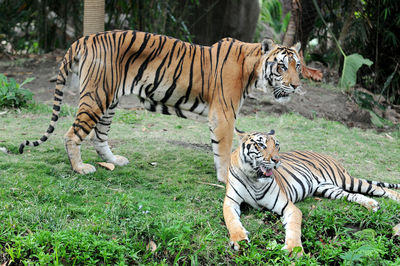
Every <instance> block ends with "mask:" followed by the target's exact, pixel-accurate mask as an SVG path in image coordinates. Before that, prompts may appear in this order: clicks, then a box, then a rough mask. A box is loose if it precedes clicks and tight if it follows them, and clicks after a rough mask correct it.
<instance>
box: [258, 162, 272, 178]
mask: <svg viewBox="0 0 400 266" xmlns="http://www.w3.org/2000/svg"><path fill="white" fill-rule="evenodd" d="M260 172H261V173H262V175H263V176H266V177H271V176H272V168H269V167H267V166H266V165H264V164H262V165H260Z"/></svg>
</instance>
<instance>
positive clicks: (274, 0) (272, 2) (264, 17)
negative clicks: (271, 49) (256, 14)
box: [260, 0, 290, 42]
mask: <svg viewBox="0 0 400 266" xmlns="http://www.w3.org/2000/svg"><path fill="white" fill-rule="evenodd" d="M260 5H261V11H260V21H261V22H264V23H266V24H268V25H269V26H270V27H271V28H272V29H273V30H274V33H275V35H276V36H275V38H278V35H280V34H282V33H284V32H285V31H286V29H287V26H288V24H289V20H290V12H288V13H287V14H286V15H285V16H283V14H282V4H281V2H280V1H279V0H263V1H261V3H260ZM276 41H279V42H280V40H276Z"/></svg>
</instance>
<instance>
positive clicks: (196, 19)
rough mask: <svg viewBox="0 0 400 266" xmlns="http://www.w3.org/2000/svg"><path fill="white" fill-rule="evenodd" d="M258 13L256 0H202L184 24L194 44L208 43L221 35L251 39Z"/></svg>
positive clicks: (245, 39) (211, 42)
mask: <svg viewBox="0 0 400 266" xmlns="http://www.w3.org/2000/svg"><path fill="white" fill-rule="evenodd" d="M259 14H260V4H259V1H258V0H246V1H243V0H219V1H216V0H202V1H200V4H199V6H198V8H196V10H195V13H194V14H193V16H191V17H189V18H188V24H187V25H189V31H190V32H191V33H192V34H193V35H194V36H195V37H194V39H193V42H195V43H197V44H202V45H211V44H214V43H215V42H217V41H219V40H220V39H222V38H224V37H232V38H235V39H238V40H241V41H244V42H252V41H253V38H254V33H255V30H256V26H257V22H258V17H259Z"/></svg>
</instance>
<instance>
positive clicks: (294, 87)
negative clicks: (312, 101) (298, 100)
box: [290, 84, 299, 89]
mask: <svg viewBox="0 0 400 266" xmlns="http://www.w3.org/2000/svg"><path fill="white" fill-rule="evenodd" d="M290 86H292V88H293V89H296V88H297V87H298V86H299V85H296V84H290Z"/></svg>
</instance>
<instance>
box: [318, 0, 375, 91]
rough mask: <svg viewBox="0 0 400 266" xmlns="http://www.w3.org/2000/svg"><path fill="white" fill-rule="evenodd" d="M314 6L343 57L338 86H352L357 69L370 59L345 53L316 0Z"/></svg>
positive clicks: (369, 64) (347, 87) (354, 82)
mask: <svg viewBox="0 0 400 266" xmlns="http://www.w3.org/2000/svg"><path fill="white" fill-rule="evenodd" d="M313 3H314V6H315V8H316V10H317V12H318V15H319V16H320V18H321V20H322V22H323V23H324V24H325V26H326V27H327V30H328V31H329V32H330V34H331V35H332V38H333V40H334V41H335V43H336V45H337V47H338V49H339V51H340V53H341V54H342V55H343V57H344V62H343V69H342V75H341V78H340V82H339V86H340V87H342V88H346V89H349V88H350V87H352V86H354V85H355V84H356V80H357V71H358V69H359V68H360V67H361V66H362V65H364V64H365V65H368V66H371V65H372V61H371V60H369V59H365V58H364V57H363V56H362V55H360V54H357V53H354V54H351V55H346V54H345V53H344V51H343V49H342V47H341V45H340V43H339V41H338V40H337V39H336V37H335V35H334V34H333V33H332V32H331V31H330V29H329V27H328V23H326V21H325V19H324V18H323V16H322V14H321V10H320V8H319V6H318V4H317V1H316V0H313Z"/></svg>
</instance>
